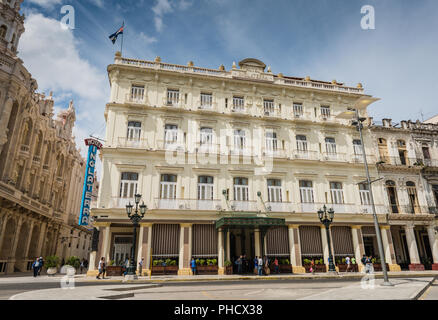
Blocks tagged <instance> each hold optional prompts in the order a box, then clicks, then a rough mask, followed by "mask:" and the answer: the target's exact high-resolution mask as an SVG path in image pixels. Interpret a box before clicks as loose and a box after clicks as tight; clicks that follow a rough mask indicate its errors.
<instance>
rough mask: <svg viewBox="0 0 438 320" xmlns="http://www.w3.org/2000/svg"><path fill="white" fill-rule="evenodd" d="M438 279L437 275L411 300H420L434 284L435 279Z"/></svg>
mask: <svg viewBox="0 0 438 320" xmlns="http://www.w3.org/2000/svg"><path fill="white" fill-rule="evenodd" d="M436 279H437V276H435V277H434V278H433V279H432V280H431V281H429V283H428V284H427V285H426V286H425V287H424V288H423V289H421V290H420V291H419V292H418V293H417V295H416V296H415V297H413V298H412V299H411V300H418V299H420V298H421V296H422V295H423V294H424V293H425V292H426V291H427V289H429V288H430V286H431V285H432V283H434V282H435V280H436Z"/></svg>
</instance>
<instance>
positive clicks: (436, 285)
mask: <svg viewBox="0 0 438 320" xmlns="http://www.w3.org/2000/svg"><path fill="white" fill-rule="evenodd" d="M420 300H438V280H435V281H434V282H433V283H432V285H431V286H430V287H429V289H428V290H426V292H424V294H423V295H422V296H421V298H420Z"/></svg>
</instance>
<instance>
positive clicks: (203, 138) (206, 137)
mask: <svg viewBox="0 0 438 320" xmlns="http://www.w3.org/2000/svg"><path fill="white" fill-rule="evenodd" d="M199 141H200V145H201V146H202V145H206V146H209V145H210V146H211V145H212V144H213V129H212V128H207V127H203V128H201V131H200V140H199Z"/></svg>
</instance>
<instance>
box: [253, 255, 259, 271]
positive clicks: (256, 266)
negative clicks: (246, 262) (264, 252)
mask: <svg viewBox="0 0 438 320" xmlns="http://www.w3.org/2000/svg"><path fill="white" fill-rule="evenodd" d="M258 265H259V257H257V256H256V257H255V258H254V274H258V272H259V269H258Z"/></svg>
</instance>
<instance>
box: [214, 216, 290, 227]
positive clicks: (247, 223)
mask: <svg viewBox="0 0 438 320" xmlns="http://www.w3.org/2000/svg"><path fill="white" fill-rule="evenodd" d="M284 225H286V220H285V219H280V218H262V217H226V218H220V219H219V220H217V221H216V229H218V228H266V227H279V226H284Z"/></svg>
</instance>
